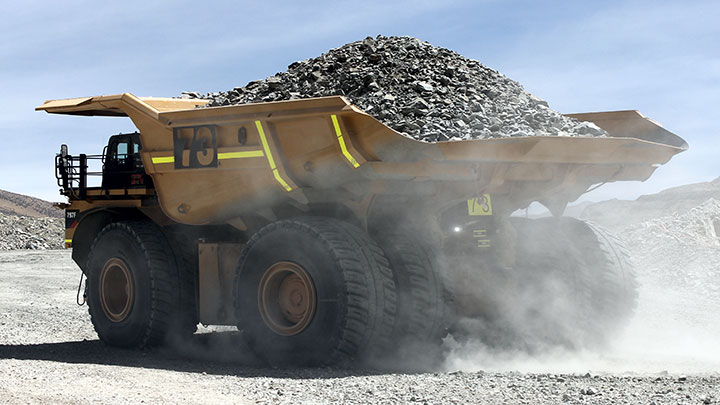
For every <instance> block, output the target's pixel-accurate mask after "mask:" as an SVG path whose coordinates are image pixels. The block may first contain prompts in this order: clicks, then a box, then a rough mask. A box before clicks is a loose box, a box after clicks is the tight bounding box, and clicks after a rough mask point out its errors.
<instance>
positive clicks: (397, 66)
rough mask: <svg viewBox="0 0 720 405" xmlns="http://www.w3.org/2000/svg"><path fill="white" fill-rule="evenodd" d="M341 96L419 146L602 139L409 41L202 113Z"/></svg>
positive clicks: (282, 79)
mask: <svg viewBox="0 0 720 405" xmlns="http://www.w3.org/2000/svg"><path fill="white" fill-rule="evenodd" d="M333 95H342V96H345V97H347V98H348V99H349V100H350V101H351V102H352V103H353V104H355V105H357V106H358V107H360V108H361V109H363V110H364V111H366V112H368V113H369V114H371V115H373V116H374V117H375V118H377V119H379V120H380V121H382V122H383V123H384V124H385V125H387V126H389V127H391V128H393V129H394V130H396V131H398V132H401V133H403V134H404V135H406V136H409V137H412V138H414V139H417V140H421V141H426V142H437V141H447V140H465V139H486V138H503V137H517V136H536V135H542V136H554V135H556V136H605V135H606V133H605V131H604V130H602V129H600V128H598V127H597V126H595V125H594V124H592V123H588V122H579V121H577V120H574V119H570V118H567V117H564V116H563V115H561V114H560V113H558V112H556V111H554V110H552V109H550V108H548V104H547V102H545V101H543V100H541V99H539V98H537V97H535V96H533V95H532V94H530V93H528V92H526V91H525V90H524V89H523V87H522V86H521V85H520V84H519V83H518V82H516V81H513V80H510V79H508V78H507V77H505V76H503V75H502V74H500V73H499V72H497V71H496V70H493V69H490V68H488V67H486V66H483V65H482V64H481V63H480V62H478V61H475V60H472V59H468V58H465V57H463V56H462V55H460V54H458V53H456V52H453V51H451V50H448V49H445V48H440V47H435V46H432V45H430V44H429V43H427V42H424V41H421V40H419V39H417V38H411V37H384V36H378V37H377V38H371V37H368V38H366V39H365V40H363V41H358V42H353V43H350V44H347V45H343V46H341V47H339V48H336V49H332V50H330V51H328V52H327V53H324V54H322V55H320V56H318V57H316V58H313V59H308V60H304V61H300V62H295V63H293V64H291V65H290V66H289V67H288V70H287V71H286V72H282V73H278V74H276V75H275V76H271V77H268V78H266V79H264V80H257V81H253V82H250V83H248V84H247V85H245V86H243V87H235V88H234V89H232V90H229V91H226V92H219V93H210V94H206V95H204V96H201V95H200V94H198V93H192V92H186V93H183V97H186V98H196V97H202V98H208V99H211V102H210V103H209V104H208V106H209V107H214V106H223V105H231V104H245V103H259V102H268V101H280V100H292V99H300V98H307V97H320V96H333Z"/></svg>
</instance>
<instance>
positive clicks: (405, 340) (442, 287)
mask: <svg viewBox="0 0 720 405" xmlns="http://www.w3.org/2000/svg"><path fill="white" fill-rule="evenodd" d="M375 240H377V241H378V242H379V243H380V246H382V248H383V250H384V251H385V255H386V256H387V258H388V260H389V261H390V266H391V267H392V270H393V274H394V276H395V288H396V290H397V314H396V320H395V328H394V331H393V335H394V338H395V347H394V348H393V351H395V352H396V354H397V357H398V358H399V359H400V360H401V361H403V362H405V363H407V362H408V361H411V362H413V363H416V364H415V365H417V366H420V367H422V366H425V365H432V363H433V362H436V361H437V360H438V357H439V355H440V354H441V351H440V346H441V344H442V339H443V338H444V337H445V336H447V333H448V329H449V328H450V326H451V325H452V319H451V315H450V314H451V305H452V292H451V290H450V283H449V282H448V280H447V277H446V276H445V274H444V273H443V272H441V271H440V269H438V268H437V266H436V264H435V263H436V260H435V257H433V254H432V250H431V249H430V248H429V247H428V246H426V244H424V243H422V242H421V240H420V239H419V238H416V237H415V236H414V235H413V233H411V232H407V231H405V232H403V231H390V230H386V231H381V232H380V233H379V234H378V235H376V236H375ZM411 365H412V364H411Z"/></svg>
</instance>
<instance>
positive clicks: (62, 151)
mask: <svg viewBox="0 0 720 405" xmlns="http://www.w3.org/2000/svg"><path fill="white" fill-rule="evenodd" d="M67 155H68V147H67V145H65V144H62V145H60V156H62V157H66V156H67Z"/></svg>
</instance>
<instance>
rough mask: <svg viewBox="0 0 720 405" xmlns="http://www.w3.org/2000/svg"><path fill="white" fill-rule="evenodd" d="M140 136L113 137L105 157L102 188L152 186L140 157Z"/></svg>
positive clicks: (136, 134)
mask: <svg viewBox="0 0 720 405" xmlns="http://www.w3.org/2000/svg"><path fill="white" fill-rule="evenodd" d="M141 149H142V145H141V143H140V134H139V133H137V132H135V133H132V134H119V135H113V136H111V137H110V140H109V141H108V145H107V147H106V148H105V152H104V154H103V155H104V156H103V170H102V188H103V189H106V190H107V189H124V188H137V187H148V186H152V178H151V177H150V176H148V175H147V174H145V169H144V168H143V163H142V159H141V157H140V150H141Z"/></svg>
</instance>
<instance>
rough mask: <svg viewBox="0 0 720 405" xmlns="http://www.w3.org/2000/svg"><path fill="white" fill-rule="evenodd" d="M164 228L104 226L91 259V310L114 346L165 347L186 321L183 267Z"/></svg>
mask: <svg viewBox="0 0 720 405" xmlns="http://www.w3.org/2000/svg"><path fill="white" fill-rule="evenodd" d="M171 252H172V250H171V248H170V246H169V244H168V242H167V239H166V238H165V237H164V235H163V233H162V231H161V229H160V228H159V227H157V226H156V225H154V224H152V223H149V222H142V221H128V222H116V223H112V224H110V225H107V226H105V227H104V228H103V229H102V231H100V233H99V234H98V235H97V237H96V238H95V240H94V241H93V244H92V247H91V249H90V254H89V256H88V262H87V263H88V265H87V269H88V309H89V312H90V318H91V320H92V323H93V326H94V327H95V331H96V332H97V334H98V336H99V337H100V340H102V341H103V342H105V343H106V344H108V345H111V346H120V347H148V346H154V345H158V344H160V343H163V342H164V341H165V339H166V337H167V335H168V333H170V332H172V331H174V330H176V329H177V328H178V327H179V325H180V324H181V323H182V321H181V319H182V314H181V313H180V312H181V311H180V310H179V309H178V308H180V307H181V305H180V289H179V281H178V269H177V265H176V262H175V257H174V255H173V254H172V253H171Z"/></svg>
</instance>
